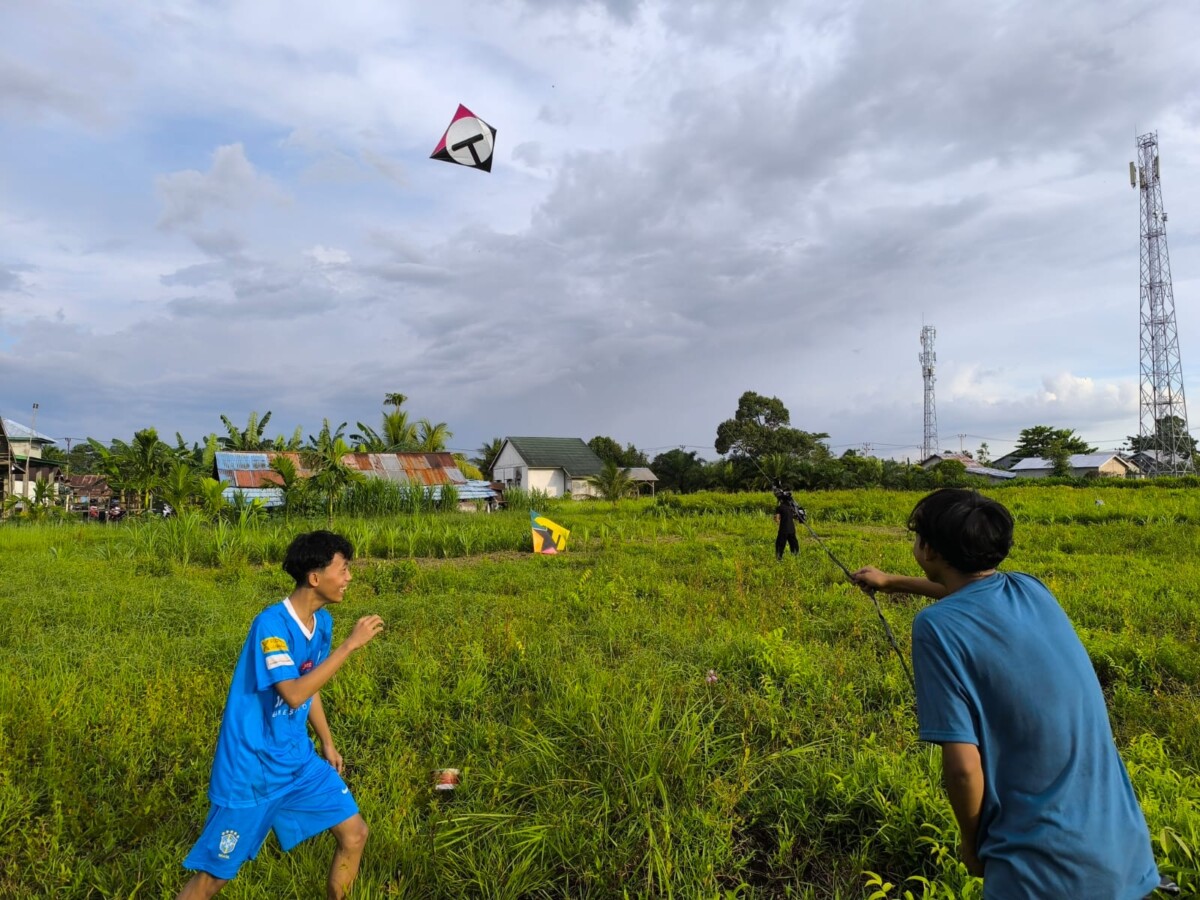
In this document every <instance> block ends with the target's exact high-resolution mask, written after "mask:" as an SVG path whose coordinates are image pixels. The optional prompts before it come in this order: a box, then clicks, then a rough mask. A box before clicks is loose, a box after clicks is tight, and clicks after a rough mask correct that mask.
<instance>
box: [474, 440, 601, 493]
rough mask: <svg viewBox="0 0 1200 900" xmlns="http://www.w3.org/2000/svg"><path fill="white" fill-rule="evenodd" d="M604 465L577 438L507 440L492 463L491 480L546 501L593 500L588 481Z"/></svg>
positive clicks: (591, 488) (593, 489) (594, 491)
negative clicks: (541, 496) (538, 494)
mask: <svg viewBox="0 0 1200 900" xmlns="http://www.w3.org/2000/svg"><path fill="white" fill-rule="evenodd" d="M602 468H604V463H603V461H602V460H601V459H600V457H599V456H597V455H596V454H595V453H594V452H593V451H592V448H591V447H589V446H588V445H587V444H585V443H584V442H583V441H582V440H581V439H580V438H551V437H506V438H505V439H504V444H503V445H502V446H501V448H500V452H499V453H498V454H497V455H496V460H495V462H493V463H492V479H493V480H494V481H497V482H499V483H500V484H503V485H504V486H505V487H518V488H521V489H522V490H526V491H542V492H543V493H544V494H545V495H546V496H547V497H565V496H573V497H594V496H596V490H595V488H594V487H592V485H591V483H590V482H589V481H588V478H590V477H591V476H593V475H599V474H600V470H601V469H602Z"/></svg>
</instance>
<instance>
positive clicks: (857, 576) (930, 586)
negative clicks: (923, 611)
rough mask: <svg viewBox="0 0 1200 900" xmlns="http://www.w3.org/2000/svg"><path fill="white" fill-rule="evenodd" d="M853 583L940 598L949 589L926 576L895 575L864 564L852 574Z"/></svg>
mask: <svg viewBox="0 0 1200 900" xmlns="http://www.w3.org/2000/svg"><path fill="white" fill-rule="evenodd" d="M851 577H852V578H853V579H854V583H855V584H857V585H858V586H859V587H861V588H873V589H874V590H877V591H883V592H884V593H885V594H917V595H919V596H921V597H932V598H933V599H934V600H941V599H942V598H943V597H945V596H946V595H947V594H948V593H950V591H949V590H948V589H947V588H946V586H945V585H944V584H938V583H937V582H936V581H930V580H929V579H928V578H913V577H911V576H909V575H896V574H894V573H892V572H883V571H880V570H879V569H877V568H875V567H874V566H864V567H863V568H861V569H859V570H858V571H857V572H855V573H854V574H853V575H852V576H851Z"/></svg>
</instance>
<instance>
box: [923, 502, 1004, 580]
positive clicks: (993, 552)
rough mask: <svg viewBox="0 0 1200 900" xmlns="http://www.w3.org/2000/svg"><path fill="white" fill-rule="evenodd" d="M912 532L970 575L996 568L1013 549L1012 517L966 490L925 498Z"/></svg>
mask: <svg viewBox="0 0 1200 900" xmlns="http://www.w3.org/2000/svg"><path fill="white" fill-rule="evenodd" d="M908 530H909V531H912V532H915V533H916V535H917V537H919V538H920V539H921V543H923V544H926V545H927V546H929V547H932V548H933V549H934V550H935V551H936V552H937V554H938V555H939V556H941V557H942V559H944V560H946V562H948V563H949V564H950V565H952V566H954V568H956V569H958V571H960V572H962V573H964V574H966V575H970V574H972V573H974V572H983V571H985V570H987V569H994V568H996V566H998V565H1000V563H1001V562H1003V561H1004V557H1006V556H1008V551H1009V550H1011V549H1012V535H1013V518H1012V514H1011V513H1010V512H1009V511H1008V510H1007V509H1005V508H1004V507H1003V506H1002V505H1001V504H999V503H997V502H996V501H995V500H992V499H990V498H988V497H984V496H983V495H982V494H979V493H977V492H975V491H968V490H964V489H962V488H942V489H941V490H940V491H934V492H933V493H932V494H929V495H927V496H925V497H922V498H921V500H920V502H918V503H917V505H916V506H915V507H913V511H912V513H911V514H910V515H909V517H908Z"/></svg>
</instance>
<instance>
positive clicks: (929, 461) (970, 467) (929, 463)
mask: <svg viewBox="0 0 1200 900" xmlns="http://www.w3.org/2000/svg"><path fill="white" fill-rule="evenodd" d="M947 460H955V461H956V462H960V463H962V464H963V466H965V467H966V470H967V474H968V475H974V476H975V477H977V478H986V479H987V480H988V481H990V482H992V483H993V484H994V483H996V482H1000V481H1010V480H1012V479H1013V478H1016V477H1017V476H1016V475H1015V474H1013V473H1012V472H1006V471H1005V470H1004V469H997V468H995V467H993V466H985V465H983V464H982V463H980V462H979V461H978V460H976V459H974V458H973V457H970V456H967V455H966V454H965V453H935V454H933V455H932V456H930V457H927V458H926V459H923V460H922V461H921V468H922V469H936V468H937V467H938V466H940V465H941V464H942V463H944V462H946V461H947Z"/></svg>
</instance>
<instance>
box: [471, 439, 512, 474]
mask: <svg viewBox="0 0 1200 900" xmlns="http://www.w3.org/2000/svg"><path fill="white" fill-rule="evenodd" d="M503 449H504V438H498V437H496V438H492V439H491V440H490V441H487V442H485V443H484V444H483V446H482V447H480V448H479V450H478V451H476V452H478V453H479V455H478V456H476V457H474V458H472V459H471V462H473V463H475V465H477V466H479V468H480V469H482V470H483V471H484V472H485V473H487V475H488V476H489V477H490V476H491V474H492V466H494V465H495V464H496V458H497V457H498V456H499V455H500V451H501V450H503Z"/></svg>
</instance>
